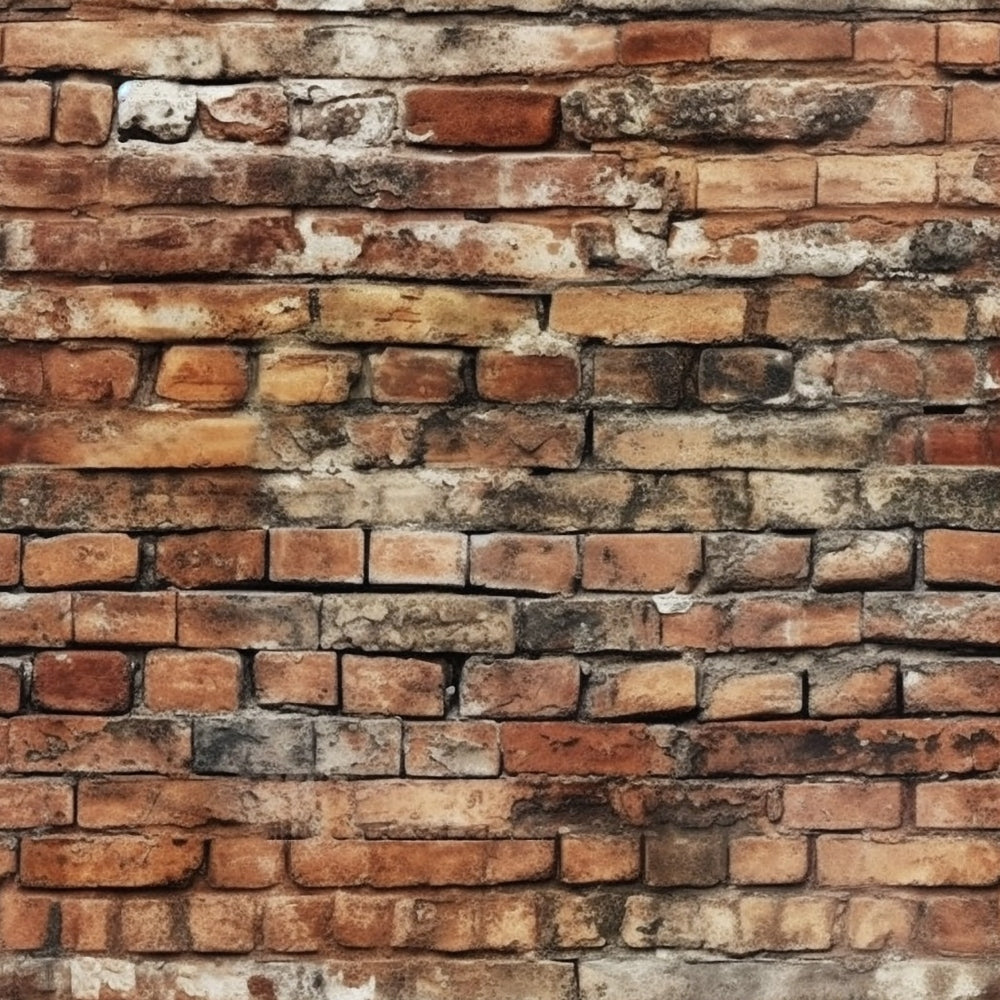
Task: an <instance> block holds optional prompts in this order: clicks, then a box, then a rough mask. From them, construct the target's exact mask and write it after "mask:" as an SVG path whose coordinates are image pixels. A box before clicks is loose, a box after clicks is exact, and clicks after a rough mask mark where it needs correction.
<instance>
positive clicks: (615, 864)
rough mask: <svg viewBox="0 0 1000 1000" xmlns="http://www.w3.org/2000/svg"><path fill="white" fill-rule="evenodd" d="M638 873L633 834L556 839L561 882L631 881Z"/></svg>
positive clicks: (637, 841) (638, 858)
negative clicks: (557, 840)
mask: <svg viewBox="0 0 1000 1000" xmlns="http://www.w3.org/2000/svg"><path fill="white" fill-rule="evenodd" d="M639 871H640V843H639V837H638V836H636V835H635V834H603V835H602V834H565V835H563V836H562V837H560V838H559V878H560V880H561V881H563V882H570V883H573V884H587V883H596V882H633V881H635V879H637V878H638V877H639Z"/></svg>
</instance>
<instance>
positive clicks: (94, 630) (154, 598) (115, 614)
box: [73, 591, 177, 646]
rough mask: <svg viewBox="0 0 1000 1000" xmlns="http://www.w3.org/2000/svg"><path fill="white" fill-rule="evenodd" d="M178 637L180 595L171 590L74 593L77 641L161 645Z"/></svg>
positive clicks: (74, 628)
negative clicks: (178, 596) (157, 591)
mask: <svg viewBox="0 0 1000 1000" xmlns="http://www.w3.org/2000/svg"><path fill="white" fill-rule="evenodd" d="M176 636H177V595H176V594H174V593H172V592H170V591H166V592H162V593H156V592H150V593H136V594H127V593H113V592H110V591H109V592H107V593H96V592H95V593H77V594H74V595H73V638H74V639H75V640H76V641H77V642H99V643H108V642H114V643H122V644H129V645H137V646H160V645H172V644H173V643H174V642H175V640H176Z"/></svg>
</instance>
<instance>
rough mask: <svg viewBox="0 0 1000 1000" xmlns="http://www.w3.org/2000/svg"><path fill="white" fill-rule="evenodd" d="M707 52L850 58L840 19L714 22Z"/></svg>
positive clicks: (773, 58)
mask: <svg viewBox="0 0 1000 1000" xmlns="http://www.w3.org/2000/svg"><path fill="white" fill-rule="evenodd" d="M710 51H711V56H712V58H713V59H746V60H758V61H767V62H784V61H790V62H795V61H802V62H817V61H819V60H822V59H850V58H851V55H852V54H853V48H852V42H851V26H850V24H847V23H846V22H843V21H825V22H822V23H814V22H809V21H737V20H732V21H717V22H715V23H714V24H713V25H712V40H711V47H710Z"/></svg>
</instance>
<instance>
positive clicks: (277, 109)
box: [198, 84, 290, 145]
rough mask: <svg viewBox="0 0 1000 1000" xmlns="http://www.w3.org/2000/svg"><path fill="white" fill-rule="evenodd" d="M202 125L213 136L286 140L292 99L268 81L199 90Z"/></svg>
mask: <svg viewBox="0 0 1000 1000" xmlns="http://www.w3.org/2000/svg"><path fill="white" fill-rule="evenodd" d="M198 125H199V127H200V128H201V131H202V132H203V133H204V134H205V135H206V136H207V137H208V138H209V139H224V140H227V141H230V142H252V143H255V144H257V145H260V144H265V143H275V142H284V141H285V139H287V138H288V133H289V129H290V122H289V112H288V99H287V98H286V97H285V93H284V91H283V90H282V89H281V88H280V87H275V86H267V85H266V84H258V85H251V86H246V87H234V88H212V89H211V90H209V89H207V88H206V89H203V90H201V91H199V93H198Z"/></svg>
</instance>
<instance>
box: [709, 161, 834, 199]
mask: <svg viewBox="0 0 1000 1000" xmlns="http://www.w3.org/2000/svg"><path fill="white" fill-rule="evenodd" d="M820 162H821V163H822V162H823V161H820ZM815 203H816V161H814V160H811V159H807V158H805V157H801V158H799V157H796V158H788V159H776V158H775V159H767V160H755V159H751V158H749V157H744V158H739V159H729V160H706V161H704V162H702V163H699V164H698V208H699V209H701V210H703V211H707V212H711V211H730V210H734V209H757V208H783V209H791V210H794V209H802V208H811V207H812V206H813V205H814V204H815Z"/></svg>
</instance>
